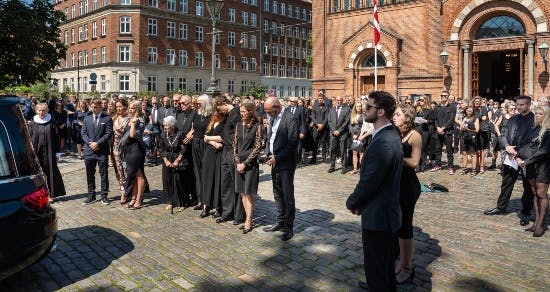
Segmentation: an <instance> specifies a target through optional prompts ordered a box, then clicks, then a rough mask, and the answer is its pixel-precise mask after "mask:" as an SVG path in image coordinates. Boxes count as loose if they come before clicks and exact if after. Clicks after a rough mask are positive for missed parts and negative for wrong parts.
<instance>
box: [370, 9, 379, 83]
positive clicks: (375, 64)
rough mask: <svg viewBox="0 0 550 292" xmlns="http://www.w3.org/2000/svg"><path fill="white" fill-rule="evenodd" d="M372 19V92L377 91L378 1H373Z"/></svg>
mask: <svg viewBox="0 0 550 292" xmlns="http://www.w3.org/2000/svg"><path fill="white" fill-rule="evenodd" d="M372 4H373V6H374V7H373V8H374V9H373V12H372V18H373V23H374V30H373V32H374V90H378V48H377V47H378V42H379V41H380V23H379V22H378V1H377V0H373V1H372Z"/></svg>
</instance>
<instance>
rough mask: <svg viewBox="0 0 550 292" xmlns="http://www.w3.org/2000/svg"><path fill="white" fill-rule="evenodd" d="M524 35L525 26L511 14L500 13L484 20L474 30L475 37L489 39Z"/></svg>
mask: <svg viewBox="0 0 550 292" xmlns="http://www.w3.org/2000/svg"><path fill="white" fill-rule="evenodd" d="M522 35H525V28H524V27H523V25H522V24H521V22H519V20H517V19H515V18H514V17H512V16H507V15H500V16H496V17H493V18H490V19H489V20H487V21H485V22H484V23H483V24H482V25H481V26H480V27H479V28H478V30H477V31H476V36H475V39H490V38H502V37H513V36H522Z"/></svg>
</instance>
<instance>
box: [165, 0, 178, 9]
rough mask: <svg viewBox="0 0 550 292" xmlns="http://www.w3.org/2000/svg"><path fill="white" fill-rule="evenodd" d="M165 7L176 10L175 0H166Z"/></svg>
mask: <svg viewBox="0 0 550 292" xmlns="http://www.w3.org/2000/svg"><path fill="white" fill-rule="evenodd" d="M166 9H168V10H172V11H176V0H167V1H166Z"/></svg>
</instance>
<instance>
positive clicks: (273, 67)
mask: <svg viewBox="0 0 550 292" xmlns="http://www.w3.org/2000/svg"><path fill="white" fill-rule="evenodd" d="M271 76H277V64H271Z"/></svg>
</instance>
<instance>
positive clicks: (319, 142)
mask: <svg viewBox="0 0 550 292" xmlns="http://www.w3.org/2000/svg"><path fill="white" fill-rule="evenodd" d="M327 134H328V131H327V130H326V128H323V130H321V131H319V130H317V128H316V127H313V129H312V130H311V137H312V138H313V158H312V159H313V161H315V160H316V159H317V152H318V151H319V146H320V147H321V157H323V159H325V158H326V157H327Z"/></svg>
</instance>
